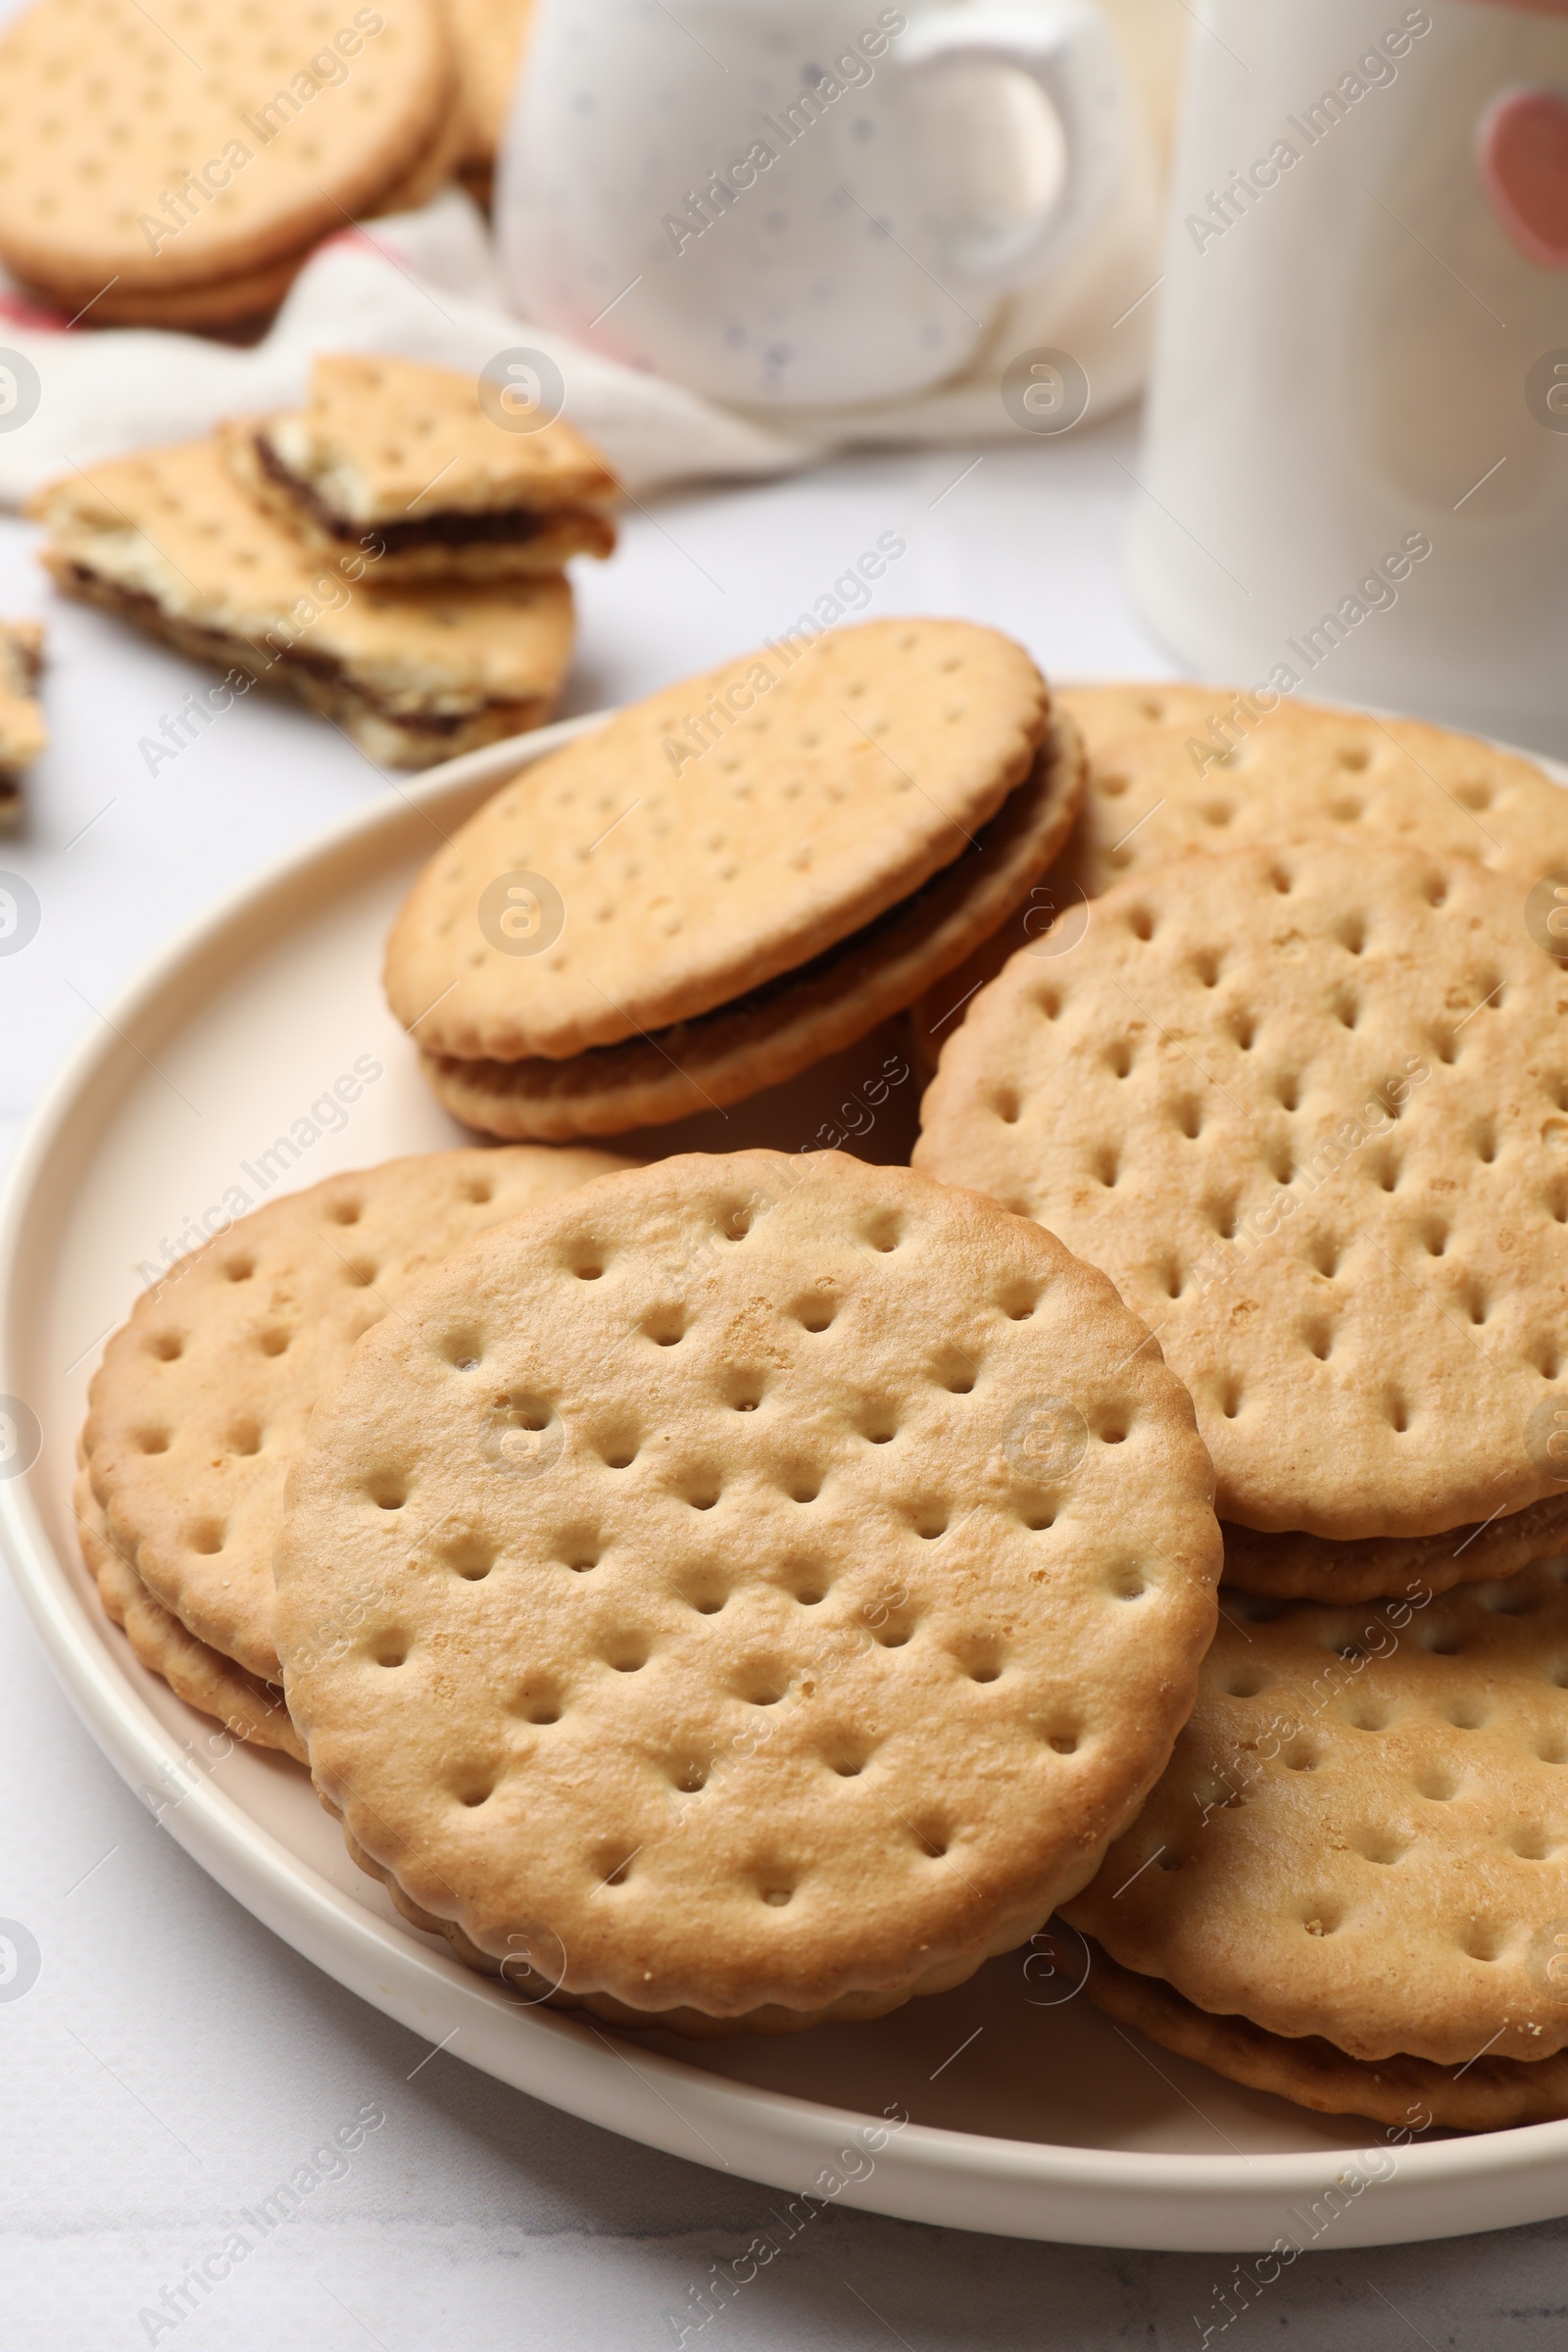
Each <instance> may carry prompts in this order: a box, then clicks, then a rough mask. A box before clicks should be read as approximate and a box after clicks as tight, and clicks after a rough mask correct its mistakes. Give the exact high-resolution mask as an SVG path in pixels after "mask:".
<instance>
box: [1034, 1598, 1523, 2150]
mask: <svg viewBox="0 0 1568 2352" xmlns="http://www.w3.org/2000/svg"><path fill="white" fill-rule="evenodd" d="M1565 1764H1568V1558H1563V1557H1560V1556H1559V1557H1557V1558H1554V1559H1551V1560H1544V1561H1540V1562H1537V1563H1536V1564H1535V1565H1534V1566H1532V1567H1530V1568H1528V1569H1526V1570H1524V1571H1523V1572H1522V1573H1521V1574H1520V1575H1518V1576H1515V1577H1512V1578H1510V1579H1508V1581H1507V1582H1506V1583H1503V1584H1497V1585H1488V1586H1471V1587H1468V1588H1466V1589H1464V1590H1461V1591H1455V1592H1452V1593H1447V1594H1446V1595H1444V1596H1442V1597H1440V1598H1435V1599H1431V1600H1429V1601H1428V1602H1427V1603H1426V1604H1425V1605H1424V1606H1416V1605H1415V1604H1413V1603H1410V1602H1405V1601H1395V1602H1385V1603H1384V1604H1382V1605H1381V1606H1380V1607H1377V1608H1370V1609H1360V1610H1346V1609H1333V1608H1326V1607H1323V1606H1321V1605H1317V1604H1314V1603H1311V1602H1303V1603H1299V1604H1297V1605H1295V1606H1290V1607H1283V1608H1282V1607H1281V1606H1280V1605H1279V1604H1277V1603H1273V1602H1269V1601H1264V1600H1256V1599H1250V1598H1249V1597H1248V1596H1246V1595H1242V1594H1237V1595H1233V1596H1230V1597H1228V1598H1227V1600H1226V1602H1225V1606H1224V1608H1223V1609H1222V1611H1221V1617H1220V1626H1219V1631H1218V1634H1217V1635H1216V1637H1215V1642H1214V1646H1213V1648H1212V1649H1211V1650H1210V1652H1209V1654H1208V1656H1207V1658H1206V1659H1205V1660H1204V1663H1203V1669H1202V1675H1201V1685H1200V1691H1199V1698H1198V1703H1197V1705H1196V1707H1195V1708H1194V1710H1193V1715H1192V1719H1191V1721H1190V1722H1189V1724H1188V1725H1187V1727H1186V1729H1185V1730H1184V1731H1183V1733H1182V1735H1181V1737H1180V1739H1179V1740H1178V1741H1177V1743H1176V1748H1175V1752H1174V1753H1173V1755H1172V1757H1171V1761H1170V1764H1169V1767H1168V1768H1167V1770H1166V1772H1165V1774H1164V1776H1163V1778H1162V1779H1161V1781H1160V1783H1159V1785H1158V1787H1157V1788H1156V1789H1155V1790H1154V1792H1153V1794H1152V1796H1151V1798H1150V1800H1149V1802H1148V1804H1147V1805H1146V1806H1145V1808H1144V1811H1143V1812H1142V1814H1141V1815H1140V1816H1139V1819H1138V1821H1137V1822H1136V1823H1135V1824H1134V1826H1133V1828H1132V1829H1131V1831H1129V1832H1128V1834H1127V1835H1126V1836H1125V1837H1123V1838H1120V1839H1119V1840H1118V1841H1117V1842H1116V1843H1115V1844H1114V1845H1112V1847H1111V1849H1110V1851H1109V1852H1108V1853H1107V1855H1106V1857H1105V1860H1104V1863H1103V1866H1102V1868H1101V1870H1100V1872H1099V1875H1098V1876H1097V1877H1096V1878H1095V1880H1094V1881H1093V1883H1092V1884H1091V1885H1090V1886H1088V1887H1085V1889H1084V1891H1083V1892H1082V1893H1081V1894H1080V1895H1079V1896H1078V1897H1077V1898H1076V1899H1075V1900H1074V1901H1072V1902H1071V1903H1069V1904H1068V1905H1067V1906H1066V1912H1065V1915H1066V1917H1067V1918H1068V1919H1069V1920H1070V1922H1071V1923H1072V1925H1073V1926H1074V1927H1076V1928H1077V1929H1078V1930H1079V1931H1080V1932H1081V1933H1083V1934H1084V1935H1086V1936H1092V1937H1094V1938H1095V1939H1096V1941H1097V1943H1098V1944H1099V1945H1100V1947H1101V1952H1100V1953H1099V1954H1098V1955H1096V1956H1095V1958H1094V1960H1093V1963H1092V1965H1091V1968H1090V1972H1089V1977H1088V1983H1087V1989H1088V1991H1089V1993H1090V1995H1091V1997H1092V1998H1093V1999H1095V2000H1096V2001H1098V2002H1099V2003H1100V2004H1101V2005H1102V2006H1103V2007H1104V2008H1106V2009H1108V2010H1109V2011H1110V2012H1111V2014H1112V2015H1113V2016H1116V2017H1118V2018H1120V2019H1121V2020H1122V2021H1123V2022H1124V2023H1127V2024H1131V2025H1135V2026H1137V2027H1139V2028H1140V2029H1141V2030H1142V2031H1143V2032H1145V2033H1147V2034H1151V2035H1152V2038H1153V2039H1154V2040H1156V2041H1160V2042H1164V2043H1165V2044H1166V2045H1167V2046H1168V2047H1169V2048H1172V2049H1178V2050H1181V2051H1183V2052H1184V2053H1185V2054H1186V2055H1187V2056H1190V2057H1196V2058H1201V2060H1203V2062H1204V2063H1205V2064H1207V2065H1209V2066H1211V2067H1213V2068H1214V2069H1215V2070H1216V2072H1218V2073H1220V2074H1223V2075H1228V2076H1230V2077H1231V2078H1232V2079H1233V2080H1235V2081H1238V2082H1249V2083H1251V2084H1252V2085H1253V2086H1254V2087H1255V2088H1258V2089H1262V2090H1272V2091H1277V2092H1279V2093H1280V2094H1281V2095H1282V2096H1283V2097H1286V2098H1291V2099H1296V2100H1298V2101H1299V2103H1300V2104H1302V2105H1304V2106H1309V2107H1317V2108H1321V2109H1324V2110H1326V2111H1329V2112H1332V2113H1348V2114H1356V2115H1367V2116H1372V2117H1375V2118H1377V2119H1378V2120H1379V2121H1380V2122H1385V2123H1392V2124H1404V2125H1406V2126H1408V2127H1409V2128H1410V2129H1411V2130H1412V2131H1414V2130H1424V2129H1427V2128H1428V2127H1430V2126H1433V2125H1439V2126H1449V2127H1452V2128H1454V2129H1457V2130H1461V2131H1487V2130H1492V2129H1495V2128H1497V2127H1499V2126H1505V2125H1510V2124H1522V2123H1539V2122H1543V2121H1544V2120H1546V2119H1547V2118H1549V2117H1558V2116H1564V2115H1568V2054H1565V2053H1568V1775H1565V1771H1564V1766H1565Z"/></svg>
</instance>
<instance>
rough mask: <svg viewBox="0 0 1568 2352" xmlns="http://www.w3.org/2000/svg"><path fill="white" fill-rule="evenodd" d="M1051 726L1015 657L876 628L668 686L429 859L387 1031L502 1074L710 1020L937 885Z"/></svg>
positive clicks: (1034, 676)
mask: <svg viewBox="0 0 1568 2352" xmlns="http://www.w3.org/2000/svg"><path fill="white" fill-rule="evenodd" d="M1048 709H1049V696H1048V693H1047V689H1046V685H1045V681H1044V679H1043V678H1042V677H1041V675H1040V673H1039V671H1038V670H1037V669H1036V667H1035V665H1034V663H1033V662H1031V661H1030V659H1029V657H1028V655H1027V654H1026V653H1024V652H1023V651H1022V649H1021V648H1020V647H1018V646H1016V645H1014V644H1012V643H1011V641H1010V640H1009V639H1007V638H1005V637H1003V636H1000V635H999V634H998V633H997V632H996V631H995V630H994V629H986V628H980V627H978V626H976V625H975V624H973V623H971V622H968V621H953V620H888V621H866V622H862V623H861V624H860V625H859V626H858V627H854V628H841V629H837V630H834V631H832V632H831V633H830V634H829V635H827V636H825V637H821V638H818V639H816V640H815V641H814V642H812V643H811V644H810V645H809V646H808V647H806V648H805V649H804V650H803V649H802V647H801V646H800V645H799V644H795V645H789V644H785V645H782V646H774V645H769V646H768V647H766V648H764V649H763V650H762V651H761V652H760V653H756V654H750V655H747V656H746V657H744V658H743V659H742V660H740V661H738V662H730V663H727V664H726V665H725V666H724V667H723V668H722V669H718V670H713V671H711V672H710V673H708V674H707V675H705V676H703V677H699V678H691V679H687V680H685V681H684V682H683V683H681V684H679V685H675V686H670V687H666V688H665V689H664V690H663V692H662V693H660V694H656V695H652V696H650V697H649V698H648V700H647V701H645V702H641V703H636V704H634V705H632V706H631V708H630V709H628V710H625V711H620V712H619V713H618V715H617V716H616V717H614V718H613V719H612V720H611V721H610V723H609V724H608V725H607V726H605V727H602V728H600V729H598V730H597V731H596V732H595V733H593V734H591V735H586V736H582V737H580V738H579V739H578V740H577V741H576V742H574V743H570V744H567V745H566V746H565V747H564V749H563V750H561V751H559V752H553V753H551V754H550V755H549V757H548V758H546V759H544V760H539V761H538V762H537V763H536V764H535V765H533V766H531V767H528V768H526V769H524V770H523V771H522V772H521V773H520V774H518V775H516V776H515V777H514V778H513V780H512V781H511V783H509V784H507V785H505V786H504V787H503V788H502V790H501V791H500V792H499V793H498V794H497V795H496V797H495V798H494V800H492V801H489V802H487V803H486V805H485V807H484V808H482V809H480V810H479V811H478V812H477V814H476V815H474V816H472V817H470V818H469V819H468V822H467V823H466V825H463V826H461V827H460V828H459V830H458V831H457V833H455V834H454V836H453V838H452V840H451V841H450V842H449V843H448V844H447V846H446V847H445V848H444V849H443V850H442V851H441V852H440V854H439V855H438V856H437V857H435V858H432V859H431V861H430V863H429V865H428V866H427V867H426V868H425V870H424V872H423V874H422V875H421V876H420V878H419V880H418V881H417V883H416V885H415V887H414V889H413V891H412V892H411V893H410V896H409V898H408V900H407V902H406V904H405V906H404V907H403V909H402V911H401V913H400V914H399V916H398V919H397V921H396V923H395V924H394V926H393V930H392V935H391V938H390V940H389V942H388V946H387V960H386V986H387V995H388V998H389V1001H390V1003H391V1005H392V1009H393V1011H394V1012H395V1013H396V1014H397V1016H398V1018H399V1019H400V1020H401V1021H402V1022H403V1023H404V1025H405V1027H408V1028H411V1029H417V1039H418V1043H419V1046H420V1048H421V1050H422V1051H423V1052H425V1053H426V1054H457V1055H460V1056H462V1057H464V1058H466V1059H478V1060H496V1061H519V1060H522V1059H524V1058H525V1057H527V1056H529V1055H534V1054H541V1055H544V1056H545V1057H546V1058H548V1059H552V1060H559V1059H564V1057H565V1056H566V1055H568V1054H580V1053H582V1052H583V1051H584V1050H585V1049H586V1048H588V1047H591V1046H610V1045H617V1044H619V1043H620V1041H621V1040H622V1039H624V1038H628V1037H634V1036H636V1035H638V1034H639V1033H640V1032H641V1033H646V1032H647V1031H649V1030H655V1029H662V1028H665V1027H666V1026H668V1024H669V1023H671V1022H673V1021H681V1020H689V1019H691V1018H692V1017H693V1016H694V1015H696V1014H699V1013H704V1012H710V1011H711V1010H712V1009H713V1007H714V1006H715V1005H724V1004H727V1003H728V1002H729V1001H730V1000H731V999H732V998H735V997H738V996H743V995H745V994H746V993H747V991H749V990H751V989H754V988H758V987H760V986H761V985H762V983H763V982H765V981H769V980H772V979H775V978H776V977H777V976H778V975H779V974H780V973H781V972H787V971H791V970H793V969H795V968H796V967H797V966H799V965H801V964H803V963H806V962H809V960H810V958H811V957H812V956H819V955H821V954H822V953H823V951H824V950H826V949H828V948H831V947H834V946H836V945H837V944H838V943H839V942H840V941H842V940H845V939H847V938H848V937H849V936H850V934H851V933H852V932H854V931H858V930H859V929H860V928H861V926H862V925H863V924H865V923H868V922H871V921H873V920H874V919H875V918H876V916H878V915H879V914H882V913H885V912H886V910H887V909H888V908H889V907H894V906H896V905H897V904H898V902H899V901H900V900H901V899H907V897H909V895H910V894H911V892H913V891H916V890H918V889H919V887H920V885H921V884H922V883H923V882H925V881H927V880H929V878H930V877H931V875H932V874H934V873H935V872H937V870H938V869H939V868H940V867H942V866H944V865H950V864H951V863H952V862H953V860H954V859H955V858H956V857H957V856H958V854H959V853H960V851H962V850H963V849H964V848H965V847H966V846H967V844H968V843H969V841H970V840H971V838H972V836H973V835H974V833H975V832H976V830H977V829H978V828H979V827H980V826H981V825H983V824H984V823H985V822H986V820H987V819H988V818H989V817H991V816H994V815H995V814H996V812H997V810H998V809H1000V808H1001V806H1002V803H1003V802H1004V801H1005V799H1006V797H1007V795H1008V793H1009V792H1011V791H1012V790H1013V788H1014V787H1015V786H1016V785H1018V784H1020V783H1022V781H1023V779H1024V777H1025V776H1026V775H1027V774H1028V773H1029V770H1030V768H1031V767H1032V766H1033V764H1034V760H1035V756H1036V753H1037V752H1038V750H1039V748H1040V744H1041V741H1042V738H1043V737H1044V734H1045V728H1046V718H1047V712H1048ZM514 882H515V883H516V884H518V885H519V887H526V889H527V890H528V891H529V892H530V893H531V894H532V897H533V899H534V900H535V901H536V902H548V904H549V906H550V907H551V910H552V914H551V920H550V924H549V929H550V934H551V936H550V939H549V942H548V944H545V943H544V942H543V941H541V942H540V944H539V947H538V952H528V953H522V954H519V953H516V952H515V950H514V948H513V946H512V943H511V942H510V941H509V940H508V939H506V938H505V937H501V936H498V933H499V931H500V921H499V918H498V917H497V916H496V915H495V913H494V909H493V906H492V901H493V899H494V895H495V894H496V893H497V892H498V891H499V892H501V893H503V894H504V893H505V892H506V890H507V888H508V887H509V885H510V884H512V883H514ZM541 883H542V884H543V886H544V887H543V890H541V889H540V888H539V885H540V884H541ZM487 894H488V895H487Z"/></svg>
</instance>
